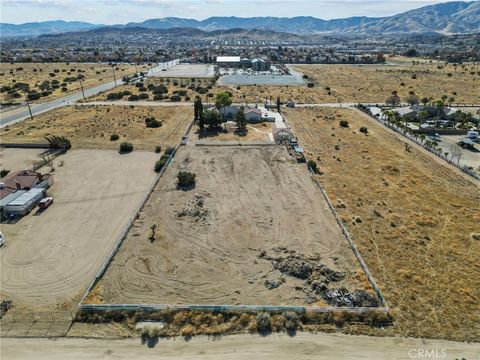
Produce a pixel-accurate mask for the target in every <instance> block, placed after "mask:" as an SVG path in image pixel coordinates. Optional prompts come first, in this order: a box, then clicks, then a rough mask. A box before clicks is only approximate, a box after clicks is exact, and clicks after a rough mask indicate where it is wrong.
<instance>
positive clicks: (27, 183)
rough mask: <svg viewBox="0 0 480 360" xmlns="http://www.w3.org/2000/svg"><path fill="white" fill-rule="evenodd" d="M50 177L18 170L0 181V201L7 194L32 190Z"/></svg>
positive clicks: (30, 171)
mask: <svg viewBox="0 0 480 360" xmlns="http://www.w3.org/2000/svg"><path fill="white" fill-rule="evenodd" d="M49 177H50V175H48V174H45V175H42V174H41V173H39V172H36V171H32V170H28V169H25V170H20V171H17V172H14V173H10V174H8V175H7V176H5V177H3V178H2V179H0V183H2V186H1V188H0V199H3V198H4V197H5V196H7V195H8V194H10V193H12V192H14V191H15V190H17V184H18V188H20V189H27V190H28V189H32V188H33V187H35V185H37V184H39V183H41V182H42V181H44V180H47V179H48V178H49Z"/></svg>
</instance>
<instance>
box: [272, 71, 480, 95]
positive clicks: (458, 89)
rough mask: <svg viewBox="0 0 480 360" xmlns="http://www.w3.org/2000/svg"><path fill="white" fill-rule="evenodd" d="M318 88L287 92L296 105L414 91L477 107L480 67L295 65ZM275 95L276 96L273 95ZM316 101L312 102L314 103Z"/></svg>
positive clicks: (479, 90) (418, 93) (402, 93)
mask: <svg viewBox="0 0 480 360" xmlns="http://www.w3.org/2000/svg"><path fill="white" fill-rule="evenodd" d="M295 69H296V70H298V71H300V72H302V73H304V74H306V75H307V76H308V77H309V79H310V81H313V82H314V83H315V87H313V88H311V89H306V92H304V94H302V93H298V92H296V90H297V89H295V88H293V87H292V88H291V89H284V91H285V95H284V96H282V98H285V97H286V96H290V97H291V98H292V100H294V101H297V102H317V103H323V102H326V103H328V102H373V103H376V102H382V103H383V102H384V101H385V99H386V98H387V97H388V96H389V95H390V94H391V92H392V91H394V90H396V91H398V95H399V96H400V97H401V98H402V100H403V99H404V98H405V96H406V95H407V94H408V93H409V92H410V91H413V92H415V94H417V95H418V96H419V97H420V98H422V97H427V98H429V97H432V98H433V99H434V100H438V99H440V98H441V97H442V96H443V95H446V96H447V98H450V97H453V98H454V100H455V102H467V103H478V102H479V100H480V95H479V94H480V68H479V66H478V64H465V65H463V66H460V65H459V66H454V65H453V64H448V65H443V64H442V65H440V64H438V63H434V64H431V63H415V65H412V64H405V65H363V66H362V65H295ZM272 95H275V94H272ZM312 100H313V101H312Z"/></svg>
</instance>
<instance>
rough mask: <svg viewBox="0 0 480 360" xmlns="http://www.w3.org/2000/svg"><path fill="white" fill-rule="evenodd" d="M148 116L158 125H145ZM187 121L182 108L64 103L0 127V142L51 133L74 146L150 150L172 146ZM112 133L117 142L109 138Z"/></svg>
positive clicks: (32, 139)
mask: <svg viewBox="0 0 480 360" xmlns="http://www.w3.org/2000/svg"><path fill="white" fill-rule="evenodd" d="M149 117H150V118H151V117H154V118H155V119H156V120H158V121H160V122H161V126H160V127H158V128H147V127H146V122H145V119H146V118H149ZM191 120H192V111H191V110H190V109H188V108H185V107H168V108H161V107H151V108H150V107H145V106H137V107H133V106H93V105H92V106H75V107H72V106H66V107H63V108H59V109H55V110H53V111H49V112H47V113H44V114H42V115H38V116H35V118H34V119H33V120H25V121H22V122H20V123H17V124H15V125H12V126H9V127H5V128H2V129H1V130H0V136H1V137H2V141H3V142H16V143H18V142H21V143H37V142H45V141H44V139H43V137H44V136H45V135H50V134H53V135H61V136H66V137H67V138H69V139H70V140H71V142H72V146H73V147H74V148H78V147H81V148H97V149H98V148H110V149H113V148H118V146H119V143H120V142H122V141H128V142H131V143H132V144H133V145H134V147H135V148H136V149H150V150H153V149H154V148H155V146H157V145H160V146H163V147H165V146H173V145H176V144H177V143H178V140H179V139H180V137H181V136H182V134H183V132H184V131H185V129H186V127H187V126H188V124H189V122H190V121H191ZM113 134H117V135H118V136H119V140H118V141H111V140H110V136H111V135H113Z"/></svg>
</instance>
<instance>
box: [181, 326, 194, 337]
mask: <svg viewBox="0 0 480 360" xmlns="http://www.w3.org/2000/svg"><path fill="white" fill-rule="evenodd" d="M180 334H181V335H182V336H184V337H191V336H192V335H194V334H195V328H194V327H193V326H192V325H190V324H188V325H185V326H184V327H182V329H181V330H180Z"/></svg>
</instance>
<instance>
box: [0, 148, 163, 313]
mask: <svg viewBox="0 0 480 360" xmlns="http://www.w3.org/2000/svg"><path fill="white" fill-rule="evenodd" d="M19 151H23V150H19ZM156 158H157V156H156V154H154V153H152V152H140V151H138V152H133V153H131V154H128V155H119V154H118V153H117V152H116V151H108V150H71V151H69V152H68V153H67V154H66V155H62V156H60V157H58V158H57V159H56V160H55V161H54V164H55V167H56V170H55V173H54V179H55V184H54V185H53V186H52V188H51V189H50V190H49V193H50V194H51V195H53V197H54V198H55V203H54V204H53V205H52V206H51V207H49V208H48V209H47V210H46V211H44V212H43V213H40V212H37V211H36V209H34V210H33V211H32V212H31V213H30V214H29V215H27V216H25V217H24V218H22V219H20V220H19V221H18V222H16V223H10V224H2V232H3V233H4V234H5V237H6V240H7V242H6V245H5V246H4V247H3V248H2V249H1V252H0V256H1V295H0V297H1V298H2V299H3V298H9V299H12V300H13V305H14V308H13V309H12V310H11V311H12V312H14V313H19V312H20V313H21V312H22V311H23V309H28V310H32V311H34V312H35V311H42V312H46V311H51V310H53V309H55V308H57V309H65V308H72V309H74V308H75V305H76V302H77V301H79V300H80V297H81V295H82V292H83V291H85V289H86V287H87V285H88V283H89V282H90V281H91V280H92V278H93V276H94V275H95V273H96V272H97V271H98V268H99V266H100V264H101V262H102V261H103V260H104V259H105V258H106V256H107V254H108V253H109V252H110V250H111V248H112V245H113V243H114V242H115V241H116V239H117V237H118V236H119V234H120V232H121V231H122V229H123V227H124V226H125V225H126V224H127V222H128V219H129V218H130V217H131V216H132V213H133V211H134V209H135V208H136V207H137V206H138V204H139V202H140V199H141V198H142V197H143V196H144V194H145V191H146V190H147V188H148V186H149V185H150V184H151V183H152V181H153V179H154V176H155V173H154V172H153V170H152V167H153V163H154V162H155V160H156ZM61 161H63V165H62V166H60V165H61V164H60V162H61ZM118 179H121V181H118Z"/></svg>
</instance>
